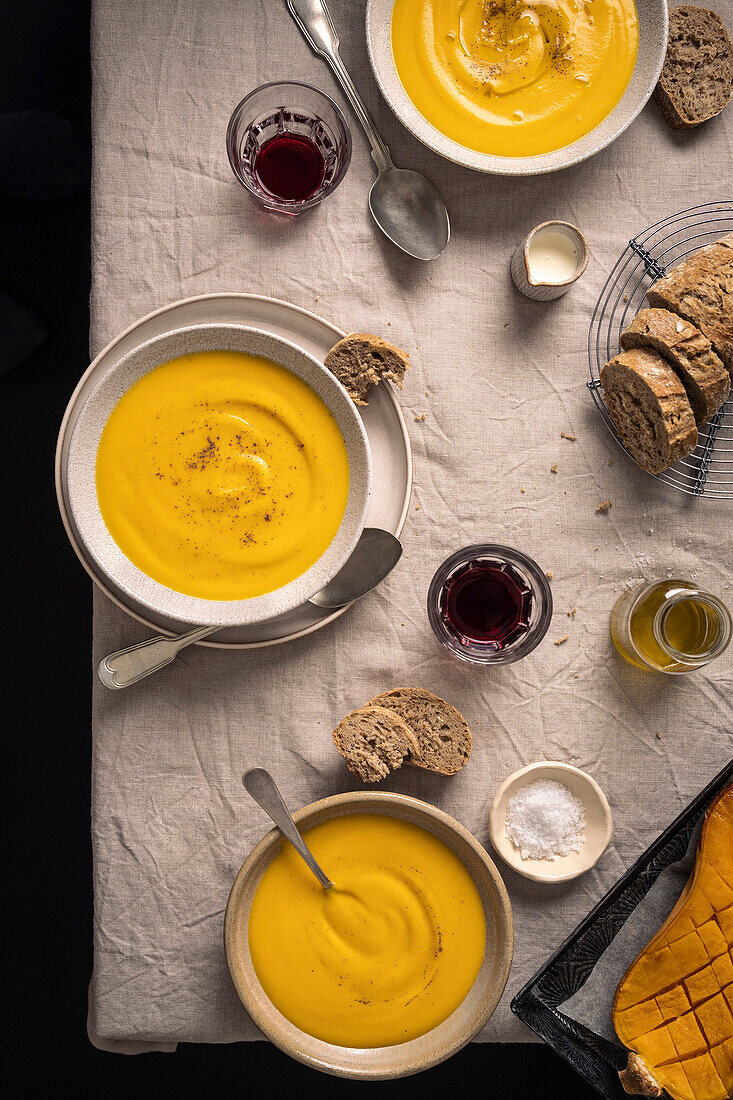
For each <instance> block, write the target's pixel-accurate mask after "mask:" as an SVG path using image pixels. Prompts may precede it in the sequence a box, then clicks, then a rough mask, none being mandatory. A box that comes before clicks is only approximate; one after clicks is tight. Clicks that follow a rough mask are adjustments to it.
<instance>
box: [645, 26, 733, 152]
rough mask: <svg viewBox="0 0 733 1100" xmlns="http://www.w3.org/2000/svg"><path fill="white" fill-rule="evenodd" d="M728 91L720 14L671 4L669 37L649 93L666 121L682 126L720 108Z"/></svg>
mask: <svg viewBox="0 0 733 1100" xmlns="http://www.w3.org/2000/svg"><path fill="white" fill-rule="evenodd" d="M731 94H733V45H732V44H731V40H730V37H729V36H728V32H727V30H726V29H725V24H724V23H723V20H722V19H721V18H720V16H719V15H716V13H715V12H714V11H708V10H707V9H706V8H697V7H694V6H693V5H692V4H683V5H682V6H681V7H679V8H671V9H670V13H669V38H668V40H667V55H666V57H665V59H664V65H663V66H662V72H661V74H660V77H659V83H658V84H657V86H656V88H655V90H654V98H655V99H656V101H657V103H658V104H659V106H660V107H661V109H662V113H663V114H664V117H665V118H666V120H667V122H668V123H669V124H670V126H673V127H674V128H675V129H676V130H685V129H687V128H689V127H690V126H699V125H700V123H701V122H706V121H707V120H708V119H709V118H712V117H713V116H714V115H717V114H720V112H721V111H722V110H723V108H724V107H725V106H726V104H727V103H728V101H729V100H730V97H731Z"/></svg>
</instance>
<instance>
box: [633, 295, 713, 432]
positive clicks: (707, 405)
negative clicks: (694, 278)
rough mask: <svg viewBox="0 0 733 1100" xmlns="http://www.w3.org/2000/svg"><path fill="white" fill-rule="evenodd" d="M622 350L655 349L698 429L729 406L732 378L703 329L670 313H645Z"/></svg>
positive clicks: (644, 310)
mask: <svg viewBox="0 0 733 1100" xmlns="http://www.w3.org/2000/svg"><path fill="white" fill-rule="evenodd" d="M621 347H622V348H624V349H628V348H644V347H646V348H653V349H654V351H658V352H659V353H660V355H662V356H664V358H665V359H666V360H667V362H668V363H669V364H670V365H671V366H672V367H673V368H674V370H675V372H676V373H677V375H678V376H679V379H680V381H681V382H682V385H683V386H684V387H685V390H686V391H687V397H688V399H689V402H690V405H691V406H692V411H693V413H694V414H695V423H696V424H697V425H698V427H699V426H700V425H701V424H705V423H706V422H707V421H708V420H710V418H711V417H712V416H715V414H716V412H717V411H718V409H719V408H720V407H721V406H722V405H723V404H725V402H726V400H727V399H728V394H729V393H730V375H729V374H728V371H727V370H726V369H725V367H724V366H723V363H722V362H721V360H720V359H719V358H718V356H717V355H716V354H715V352H714V351H713V348H712V344H711V343H710V341H709V340H708V338H707V336H705V335H703V333H702V332H700V329H699V328H696V327H695V326H694V325H691V324H690V323H689V321H683V320H682V318H681V317H678V316H677V315H676V314H675V313H670V312H669V310H668V309H642V310H641V311H640V312H639V313H637V315H636V317H635V318H634V320H633V321H632V322H631V324H630V325H629V327H628V328H627V329H626V332H623V333H622V334H621Z"/></svg>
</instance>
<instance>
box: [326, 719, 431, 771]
mask: <svg viewBox="0 0 733 1100" xmlns="http://www.w3.org/2000/svg"><path fill="white" fill-rule="evenodd" d="M333 743H334V745H335V746H336V748H337V749H338V751H339V752H340V754H341V755H342V756H343V758H344V760H345V761H346V767H347V768H348V769H349V771H350V772H352V773H353V774H354V775H358V776H359V778H360V779H361V781H362V782H363V783H378V782H379V780H380V779H384V778H386V776H388V775H389V774H390V772H393V771H396V770H397V768H399V767H400V766H401V765H402V764H403V762H404V761H405V759H406V758H408V757H411V756H416V757H419V756H420V744H419V742H418V739H417V737H416V736H415V734H414V733H413V731H412V730H411V729H410V727H409V726H408V725H407V723H406V722H404V721H403V720H402V719H401V718H400V716H399V715H398V714H396V713H395V712H394V711H393V710H388V709H387V708H386V707H380V706H372V705H371V704H367V706H365V707H360V708H359V709H358V710H352V711H351V713H350V714H347V715H346V717H345V718H343V719H342V720H341V721H340V722H339V724H338V726H337V727H336V729H335V730H334V731H333Z"/></svg>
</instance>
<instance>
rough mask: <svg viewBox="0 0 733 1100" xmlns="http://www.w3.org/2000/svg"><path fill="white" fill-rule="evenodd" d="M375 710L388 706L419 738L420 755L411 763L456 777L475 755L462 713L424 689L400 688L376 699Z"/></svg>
mask: <svg viewBox="0 0 733 1100" xmlns="http://www.w3.org/2000/svg"><path fill="white" fill-rule="evenodd" d="M369 706H371V707H387V708H388V709H389V710H391V711H394V713H395V714H397V715H399V717H400V718H402V719H403V720H404V721H405V722H406V723H407V725H408V726H409V727H410V729H411V730H412V732H413V733H414V734H415V736H416V737H417V740H418V742H419V745H420V752H419V754H416V755H415V754H413V755H412V756H411V757H410V760H409V763H410V764H415V765H416V766H417V767H418V768H427V770H428V771H432V772H439V773H440V775H455V773H456V772H458V771H460V770H461V768H462V767H463V765H464V764H465V763H466V761H467V760H468V758H469V756H470V755H471V750H472V748H473V737H472V736H471V731H470V729H469V728H468V723H467V722H466V719H465V718H464V717H463V715H462V714H461V712H460V711H458V710H456V708H455V707H452V706H451V705H450V703H446V701H445V699H441V698H440V696H438V695H433V693H432V691H425V689H424V688H396V689H395V690H394V691H385V692H383V693H382V694H381V695H378V696H377V697H376V699H372V701H371V703H370V704H369Z"/></svg>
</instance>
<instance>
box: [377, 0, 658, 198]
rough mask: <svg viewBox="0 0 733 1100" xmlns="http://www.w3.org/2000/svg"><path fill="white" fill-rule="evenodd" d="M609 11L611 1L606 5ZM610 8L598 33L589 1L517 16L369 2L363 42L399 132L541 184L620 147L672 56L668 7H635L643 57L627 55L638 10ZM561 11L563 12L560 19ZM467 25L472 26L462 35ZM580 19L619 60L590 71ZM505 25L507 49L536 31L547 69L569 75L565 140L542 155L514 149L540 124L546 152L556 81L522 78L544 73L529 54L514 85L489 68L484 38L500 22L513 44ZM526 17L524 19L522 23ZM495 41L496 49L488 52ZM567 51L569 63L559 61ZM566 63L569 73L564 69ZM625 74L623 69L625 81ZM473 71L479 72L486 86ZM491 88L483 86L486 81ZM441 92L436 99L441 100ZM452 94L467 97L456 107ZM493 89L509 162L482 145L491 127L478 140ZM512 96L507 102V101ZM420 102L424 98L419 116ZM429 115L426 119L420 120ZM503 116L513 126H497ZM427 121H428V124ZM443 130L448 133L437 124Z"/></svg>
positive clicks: (494, 9)
mask: <svg viewBox="0 0 733 1100" xmlns="http://www.w3.org/2000/svg"><path fill="white" fill-rule="evenodd" d="M601 2H603V3H609V2H610V0H601ZM613 2H614V4H615V6H616V8H619V9H621V13H619V11H614V12H613V13H611V14H610V15H609V17H608V20H607V25H605V26H604V27H603V28H601V27H599V28H597V30H594V27H595V22H594V18H593V17H592V15H591V14H590V11H586V10H585V9H590V3H589V4H584V3H580V5H578V4H577V3H576V2H575V0H560V2H559V3H558V2H557V0H552V3H548V4H543V3H542V0H530V3H528V4H527V5H522V4H519V3H517V4H516V5H515V7H516V11H515V12H513V9H512V4H513V0H493V2H489V3H485V0H466V2H465V3H463V4H460V5H458V4H456V5H450V4H449V0H368V3H367V12H366V35H367V45H368V48H369V58H370V61H371V65H372V69H373V71H374V76H375V78H376V81H377V84H378V85H379V88H380V91H381V92H382V95H383V96H384V98H385V99H386V101H387V103H388V104H389V106H390V107H391V108H392V110H393V111H394V113H395V114H396V115H397V117H398V119H399V120H400V122H401V123H402V124H403V126H405V127H406V128H407V129H408V130H409V131H410V133H411V134H413V135H414V136H415V137H416V138H418V139H419V140H420V141H422V142H423V143H424V144H425V145H427V146H428V148H430V149H432V150H433V151H434V152H436V153H439V154H440V155H441V156H443V157H445V158H446V159H447V160H450V161H453V162H454V163H456V164H461V165H464V166H465V167H466V168H473V169H475V170H477V171H479V172H489V173H494V174H496V175H504V176H533V175H541V174H542V173H545V172H555V171H558V170H559V169H562V168H568V167H570V166H571V165H573V164H577V163H579V162H580V161H583V160H586V159H587V158H588V157H591V156H594V155H595V153H598V152H600V150H601V149H604V148H605V147H606V146H607V145H610V143H611V142H612V141H615V140H616V138H617V137H619V135H620V134H622V133H623V131H624V130H625V129H626V128H627V127H628V126H629V125H630V124H631V123H632V122H633V121H634V119H635V118H636V116H637V115H638V114H639V112H640V111H641V110H642V108H643V107H644V105H645V104H646V102H647V101H648V99H649V97H650V96H651V94H652V92H653V91H654V87H655V85H656V83H657V80H658V79H659V74H660V72H661V69H662V65H663V63H664V57H665V53H666V48H667V30H668V15H667V2H666V0H636V3H635V9H636V16H637V29H638V51H637V53H636V57H635V59H634V57H633V56H632V55H631V45H632V42H633V33H634V32H633V15H632V13H633V8H634V5H633V3H632V0H613ZM440 5H442V6H443V9H444V10H443V13H442V15H443V17H444V16H445V12H448V13H449V15H450V18H451V19H452V20H453V21H454V23H455V26H454V25H453V23H451V26H450V27H449V26H448V24H447V23H446V24H445V26H444V25H443V23H442V22H441V21H440V18H439V17H440V16H441V13H440V12H439V11H438V8H439V7H440ZM563 8H565V9H566V10H565V15H564V16H563V15H562V9H563ZM433 9H434V10H433ZM528 9H531V10H528ZM396 12H399V16H400V18H399V25H400V31H399V33H401V34H403V35H405V36H406V38H409V41H406V43H405V42H403V43H402V45H401V46H400V47H399V49H396V48H395V47H396V46H397V38H396V37H395V39H394V41H393V15H394V14H395V13H396ZM453 12H455V13H456V14H457V17H458V21H457V22H456V21H455V16H453V15H452V14H451V13H453ZM458 13H460V14H458ZM558 13H560V17H561V18H565V19H566V20H567V22H566V23H565V24H563V23H560V24H559V25H557V19H558ZM428 16H431V18H428ZM466 16H467V17H468V19H469V22H468V23H467V24H466V26H465V27H464V18H466ZM482 16H483V19H484V21H483V24H482V22H481V20H482ZM515 17H516V18H515ZM579 18H585V19H587V20H588V22H589V25H588V26H585V28H584V33H585V34H586V36H587V35H593V34H598V35H599V39H600V44H601V48H603V43H604V42H606V41H608V40H609V38H613V40H614V43H616V45H615V46H614V48H615V49H616V54H615V55H614V56H611V54H610V52H609V53H608V55H607V57H606V61H605V63H604V67H603V68H600V69H598V70H597V71H593V69H590V70H589V69H588V67H587V66H586V60H588V61H589V62H590V63H592V60H593V58H592V56H591V53H592V52H593V51H591V50H590V48H589V49H588V51H587V54H586V55H583V56H582V57H577V56H576V40H577V43H578V46H577V49H580V48H581V46H582V36H581V35H576V34H575V28H574V24H573V20H576V19H579ZM507 19H508V20H509V23H510V24H511V27H510V30H511V34H510V39H511V36H512V35H514V39H513V41H510V46H511V49H516V48H518V44H519V45H521V41H522V40H527V32H528V31H529V35H530V38H531V37H532V35H533V34H534V35H536V45H537V47H538V49H544V50H545V51H546V70H544V71H550V70H551V69H553V67H555V68H557V71H558V73H559V74H560V75H561V76H563V75H565V76H567V81H566V93H567V94H568V101H567V112H566V116H563V118H562V119H561V120H560V125H562V126H563V127H564V128H565V129H566V130H567V135H566V136H567V140H563V138H562V137H559V138H558V137H557V135H556V137H555V140H554V141H550V142H549V143H547V144H549V147H548V148H546V149H543V150H541V151H539V150H538V151H536V152H535V151H534V150H533V149H532V148H531V147H530V148H529V149H527V150H524V151H523V152H524V155H517V151H518V150H516V149H515V148H514V147H513V146H514V145H515V144H518V140H522V141H524V140H525V139H524V138H520V130H521V129H522V128H525V127H527V126H529V125H534V124H535V123H536V124H537V125H536V131H537V136H536V137H535V138H532V139H531V140H533V141H535V142H536V143H537V144H541V143H542V141H543V140H544V138H545V135H546V133H547V124H548V122H550V123H552V124H553V125H555V123H556V122H557V121H558V116H557V114H554V115H553V114H552V112H550V113H549V114H548V115H547V116H543V115H541V114H540V115H539V116H538V117H536V118H535V117H534V112H535V111H537V110H539V111H542V110H543V107H544V105H545V104H548V103H552V104H553V107H554V106H555V90H556V88H557V84H554V85H552V86H549V85H543V84H542V72H543V70H542V68H541V67H540V69H539V70H538V71H539V72H540V78H539V79H538V80H537V81H536V82H535V84H534V91H533V86H532V81H529V82H527V81H526V80H525V73H526V71H527V69H528V67H529V66H531V65H534V64H536V55H534V56H532V55H530V54H529V53H528V54H527V55H523V56H522V59H521V65H519V66H515V69H516V72H517V74H518V75H517V76H516V77H513V76H512V74H511V71H510V70H507V71H500V70H502V64H493V63H491V64H490V63H489V62H490V61H491V62H493V60H494V57H495V52H492V47H493V42H492V41H491V40H490V39H488V40H487V39H486V27H487V26H488V27H489V28H491V22H492V20H496V21H497V25H498V26H499V30H500V33H502V34H504V36H505V37H506V26H507V24H506V20H507ZM543 19H544V20H545V21H547V27H545V26H544V25H543ZM502 20H503V21H504V22H503V23H502V22H501V21H502ZM520 20H524V22H521V23H520ZM624 23H625V26H626V30H625V32H624ZM531 24H533V26H532V25H531ZM395 26H397V24H395ZM426 28H428V29H429V33H430V35H434V40H428V39H427V38H426ZM433 28H435V29H433ZM464 30H465V32H466V34H469V35H470V36H471V40H472V41H473V40H474V37H476V36H477V37H476V40H477V41H479V42H480V46H479V48H478V49H479V54H478V57H477V58H472V57H471V56H470V54H469V52H468V50H464V49H463V46H462V43H463V42H464V41H465V35H464ZM558 30H559V31H560V32H561V35H560V37H557V36H556V33H555V32H556V31H558ZM541 32H542V33H544V43H545V44H544V45H543V40H542V37H540V34H541ZM489 33H491V29H489ZM396 34H397V30H395V35H396ZM624 34H625V35H626V37H625V38H624ZM482 36H483V37H482ZM494 41H496V40H494ZM487 42H488V43H490V45H489V46H488V47H487ZM552 43H559V46H558V50H559V53H560V56H559V58H558V55H557V54H556V53H554V52H553V53H549V52H547V51H550V50H553V51H554V50H555V48H556V47H555V46H554V45H552ZM500 44H501V43H500ZM565 44H566V45H567V54H566V55H565V56H563V55H562V50H563V49H564V48H565ZM504 45H506V43H504ZM532 48H534V44H533V46H532ZM594 50H595V47H594ZM449 51H452V56H453V60H452V61H446V60H445V59H446V58H448V56H449ZM397 52H399V54H400V61H399V63H398V61H397V59H396V53H397ZM507 52H509V50H507ZM483 54H485V55H486V56H485V57H484V58H483V68H482V67H481V57H482V55H483ZM477 60H478V62H479V64H478V66H477V64H476V62H477ZM561 64H562V66H564V68H561V67H560V66H561ZM400 65H401V66H402V68H403V75H404V76H405V80H406V81H407V83H409V84H410V88H411V94H410V93H408V90H407V88H406V85H405V83H403V79H402V78H401V76H400V71H399V68H400ZM622 69H623V70H624V71H623V74H622V75H621V70H622ZM584 70H585V71H584ZM477 72H478V73H480V74H481V75H480V76H478V77H476V73H477ZM589 72H590V80H589V79H588V76H589ZM484 80H485V81H486V84H484V83H483V81H484ZM463 81H465V84H464V83H462V82H463ZM515 81H516V86H515V87H512V86H511V85H510V83H509V82H515ZM624 81H626V83H625V86H624ZM614 82H616V84H615V87H614V91H613V94H611V92H610V87H611V85H613V84H614ZM436 88H437V89H438V91H437V95H436V94H434V93H435V89H436ZM456 89H460V92H459V95H458V98H457V99H456V98H455V97H456ZM466 89H468V91H467V92H466V95H467V101H466V103H465V104H464V105H465V111H464V107H463V106H460V105H459V104H460V102H461V100H460V96H461V95H463V94H464V92H465V91H466ZM487 89H490V94H491V96H493V101H494V102H495V103H496V104H497V107H498V111H499V119H500V121H499V124H498V125H497V126H496V129H495V133H496V146H497V148H499V147H501V153H499V152H497V150H496V149H494V148H483V149H482V148H480V146H481V145H487V146H488V145H489V144H491V143H490V142H487V141H486V140H485V134H486V129H485V127H484V129H483V131H482V127H483V126H484V123H485V121H486V115H485V114H484V115H483V116H482V110H484V109H485V108H484V107H482V101H483V93H484V92H486V90H487ZM568 89H570V92H569V93H568V91H567V90H568ZM508 91H509V92H510V94H507V92H508ZM528 92H529V93H530V98H528V99H526V100H525V101H520V99H519V96H522V95H526V94H527V93H528ZM494 93H495V94H494ZM581 94H584V95H586V97H587V98H586V100H585V102H584V103H583V105H582V107H579V108H577V109H579V110H582V111H583V112H586V114H587V118H588V125H587V126H586V127H585V132H583V130H584V126H583V125H576V122H575V119H577V121H578V123H579V124H580V123H581V118H582V115H580V114H577V113H576V108H575V106H574V105H573V104H574V103H575V102H576V101H575V100H573V98H572V97H573V95H575V96H576V97H577V96H578V95H581ZM416 100H420V102H421V104H422V110H421V109H420V107H419V106H418V105H417V103H416ZM456 108H457V113H456ZM423 110H424V111H425V113H422V111H423ZM502 112H503V113H504V115H505V117H501V114H502ZM428 116H432V119H431V118H429V117H428ZM439 122H440V123H441V126H439V125H438V123H439ZM449 130H450V131H451V132H450V133H448V131H449ZM459 138H460V140H459Z"/></svg>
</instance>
